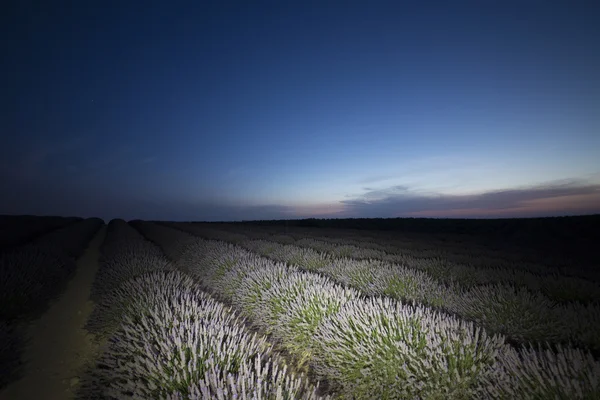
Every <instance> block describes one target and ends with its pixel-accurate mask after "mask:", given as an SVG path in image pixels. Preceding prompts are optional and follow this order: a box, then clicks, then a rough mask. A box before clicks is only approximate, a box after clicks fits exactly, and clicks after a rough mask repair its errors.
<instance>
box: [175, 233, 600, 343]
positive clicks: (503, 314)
mask: <svg viewBox="0 0 600 400" xmlns="http://www.w3.org/2000/svg"><path fill="white" fill-rule="evenodd" d="M170 226H172V227H177V228H180V229H182V230H184V231H187V232H190V233H192V234H196V235H199V236H201V237H204V238H207V239H219V240H223V241H227V242H234V243H237V244H239V245H240V246H242V247H244V248H246V249H248V250H250V251H253V252H256V253H258V254H260V255H262V256H265V257H268V258H270V259H272V260H275V261H278V262H284V263H287V264H291V265H295V266H298V267H299V268H301V269H304V270H307V271H312V272H319V273H321V274H323V275H325V276H328V277H329V278H331V279H333V280H334V281H336V282H338V283H341V284H343V285H345V286H348V287H353V288H355V289H357V290H360V291H361V292H362V293H365V294H367V295H370V296H387V297H391V298H393V299H396V300H400V301H414V302H416V303H419V304H421V305H424V306H429V307H434V308H436V309H440V310H443V311H445V312H450V313H453V314H456V315H459V316H460V317H461V318H463V319H467V320H471V321H475V322H476V323H477V324H479V325H481V326H482V327H484V328H486V329H487V330H488V332H493V333H501V334H503V335H505V336H507V337H508V338H509V339H510V340H511V341H515V342H518V343H528V342H529V343H531V342H535V343H554V344H558V343H570V344H573V345H576V346H579V347H583V348H588V349H591V350H592V351H594V352H600V335H599V334H598V332H600V301H598V299H599V298H600V297H599V296H598V295H596V296H595V297H594V300H591V301H588V302H585V303H584V302H577V301H567V302H557V301H556V299H555V298H551V297H550V296H548V294H547V293H545V292H543V291H541V290H528V289H526V288H524V287H523V286H519V285H515V284H513V283H509V282H500V283H487V284H480V285H462V284H461V283H460V281H455V280H441V279H435V278H434V277H433V276H432V275H431V274H430V273H429V271H426V270H424V268H414V265H415V264H412V265H411V266H403V265H398V264H394V263H390V262H386V261H381V260H373V259H362V258H361V259H359V260H356V259H351V258H347V257H343V256H342V257H340V256H338V255H337V254H336V253H335V251H331V249H328V250H330V251H327V252H325V251H324V252H319V251H317V250H314V249H312V248H310V247H309V248H306V247H300V246H296V245H289V244H281V243H278V242H275V241H266V240H249V239H247V238H246V240H243V238H244V236H242V235H241V234H240V233H230V232H227V231H218V230H214V229H206V228H203V227H199V226H196V225H190V224H177V223H172V224H170ZM303 243H304V244H306V242H303ZM320 249H321V250H324V249H327V248H325V247H320ZM549 279H550V278H548V280H547V281H546V282H547V283H548V282H549V281H550V280H549ZM552 279H556V282H555V284H554V286H555V287H557V288H559V287H560V285H561V281H560V280H559V279H557V278H552ZM548 285H549V284H548ZM590 285H591V284H590ZM585 287H586V286H585V285H582V287H581V288H574V289H573V290H574V292H576V291H577V290H579V291H580V292H583V291H584V289H585ZM563 289H564V290H566V288H563ZM591 294H592V293H591V292H590V295H591Z"/></svg>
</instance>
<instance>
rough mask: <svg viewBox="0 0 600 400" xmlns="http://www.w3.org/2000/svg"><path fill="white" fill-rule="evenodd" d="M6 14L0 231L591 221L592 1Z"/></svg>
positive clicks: (30, 5)
mask: <svg viewBox="0 0 600 400" xmlns="http://www.w3.org/2000/svg"><path fill="white" fill-rule="evenodd" d="M14 3H16V4H15V5H13V6H12V7H13V8H12V9H11V10H8V11H7V12H6V13H4V15H3V16H2V17H1V18H2V26H3V28H2V29H3V37H4V40H3V42H2V46H3V51H2V54H3V61H2V66H1V67H2V70H3V73H2V81H3V82H2V93H3V94H2V111H1V112H2V117H1V120H0V122H1V126H0V129H1V130H2V146H1V149H0V156H1V161H0V162H1V164H0V190H1V192H2V198H1V199H0V214H2V213H32V214H69V215H82V216H100V217H103V218H105V219H110V218H114V217H122V218H126V219H130V218H146V219H188V220H189V219H196V220H232V219H233V220H235V219H254V218H266V219H270V218H299V217H335V216H340V217H397V216H434V217H455V216H460V217H506V216H510V217H513V216H539V215H568V214H585V213H594V212H600V161H599V160H600V112H599V110H600V73H599V72H598V71H600V39H599V38H600V24H598V23H597V21H598V20H599V19H600V7H599V4H600V3H598V2H581V1H572V2H567V1H565V2H558V1H533V0H531V1H514V2H510V1H472V2H460V1H451V2H450V1H440V2H427V1H423V2H416V1H411V2H387V3H383V2H377V1H373V2H371V1H369V2H366V1H365V2H349V1H343V2H327V1H321V2H307V1H302V2H287V1H284V2H281V1H272V2H226V1H219V2H201V1H196V2H189V3H182V2H177V1H174V2H167V1H161V2H154V1H146V2H143V3H142V2H139V4H140V5H139V6H133V5H124V4H121V3H128V4H132V3H133V2H107V1H102V2H95V1H85V2H45V1H44V2H41V1H40V2H32V1H19V2H14ZM50 3H52V4H50ZM142 4H143V6H142ZM250 4H252V5H250Z"/></svg>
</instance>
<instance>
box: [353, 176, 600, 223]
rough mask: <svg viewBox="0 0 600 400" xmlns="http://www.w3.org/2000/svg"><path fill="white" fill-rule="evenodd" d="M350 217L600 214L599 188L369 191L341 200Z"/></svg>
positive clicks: (578, 184)
mask: <svg viewBox="0 0 600 400" xmlns="http://www.w3.org/2000/svg"><path fill="white" fill-rule="evenodd" d="M342 203H343V204H344V211H343V214H344V215H346V216H349V217H402V216H431V217H453V216H462V217H491V216H499V217H500V216H527V215H534V214H539V213H543V214H545V215H560V214H564V213H571V214H572V213H592V212H600V184H596V183H589V182H585V181H581V180H563V181H559V182H550V183H547V184H542V185H537V186H530V187H521V188H513V189H506V190H497V191H488V192H484V193H479V194H470V195H447V194H443V193H428V194H424V193H420V192H418V191H415V190H412V189H411V188H410V187H407V186H392V187H389V188H386V189H379V190H370V191H366V193H363V194H361V195H358V196H355V197H354V198H352V199H349V200H343V201H342Z"/></svg>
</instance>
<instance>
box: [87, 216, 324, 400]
mask: <svg viewBox="0 0 600 400" xmlns="http://www.w3.org/2000/svg"><path fill="white" fill-rule="evenodd" d="M102 253H103V255H102V263H101V267H100V269H99V271H98V274H97V277H96V280H95V283H94V286H93V290H92V292H93V294H92V297H93V299H94V300H95V301H96V303H97V306H96V307H95V310H94V312H93V314H92V316H91V317H90V319H89V321H88V325H87V328H88V330H89V331H91V332H94V333H95V334H96V335H98V337H100V338H103V339H104V340H105V341H106V345H105V346H104V348H103V351H102V353H101V355H100V357H99V359H98V360H97V362H96V363H95V365H93V366H92V367H91V368H90V369H89V371H88V373H87V374H86V376H85V378H84V380H83V382H82V385H81V389H80V392H79V393H78V397H79V398H81V399H124V398H139V399H233V398H239V399H246V398H256V399H258V398H263V399H290V398H298V399H315V398H319V397H318V396H317V395H316V391H317V388H316V387H314V386H312V385H310V383H309V382H308V381H307V379H306V378H305V377H304V376H302V375H299V374H293V373H291V372H290V371H289V369H288V367H287V366H286V364H285V362H284V359H283V358H281V357H280V356H279V355H278V354H277V353H276V352H275V351H274V350H273V346H272V345H271V344H270V343H269V342H268V341H267V339H266V338H265V337H264V336H258V335H256V334H253V333H251V332H250V331H249V330H248V329H247V328H246V327H245V325H244V321H243V320H242V319H241V318H240V317H239V316H237V314H236V313H235V312H233V311H231V310H230V309H229V308H228V307H226V306H224V305H223V304H221V303H219V302H218V301H216V300H215V299H213V298H212V297H210V296H209V295H208V294H207V293H205V292H203V291H202V290H200V288H199V286H198V285H197V284H196V283H195V282H194V280H193V279H192V278H191V277H189V276H188V275H186V274H185V273H182V272H181V271H178V270H176V269H175V268H174V266H173V265H172V264H171V263H170V262H169V260H168V259H167V258H165V256H164V254H163V253H162V252H161V251H160V249H158V248H157V247H156V246H155V245H154V244H152V243H151V242H149V241H147V240H145V239H144V238H143V236H141V235H140V234H139V233H138V232H137V231H136V230H135V229H134V228H132V227H131V226H129V225H128V224H127V223H126V222H125V221H122V220H113V221H111V223H110V224H109V227H108V234H107V237H106V240H105V243H104V245H103V248H102Z"/></svg>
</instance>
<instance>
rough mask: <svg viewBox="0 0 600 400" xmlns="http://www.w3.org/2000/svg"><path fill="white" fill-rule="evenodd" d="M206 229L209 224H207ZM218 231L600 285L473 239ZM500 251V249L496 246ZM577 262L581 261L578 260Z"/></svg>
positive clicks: (520, 250) (558, 261)
mask: <svg viewBox="0 0 600 400" xmlns="http://www.w3.org/2000/svg"><path fill="white" fill-rule="evenodd" d="M205 225H206V224H205ZM216 226H217V227H218V228H219V229H225V230H233V231H236V232H244V233H246V234H248V235H252V236H257V237H256V238H262V239H265V238H267V237H269V236H279V237H282V238H284V239H292V240H293V241H295V240H301V239H303V238H314V239H318V240H322V241H326V242H330V243H337V244H349V245H355V246H357V247H362V248H369V249H373V250H379V251H383V252H385V253H388V254H392V255H396V256H402V255H403V256H409V257H411V258H424V259H430V260H435V259H440V260H444V261H446V262H449V263H450V264H460V265H468V266H472V267H477V268H500V269H512V268H514V266H515V265H519V269H521V270H527V271H531V272H535V273H538V274H555V273H558V274H560V275H565V276H578V277H581V278H586V279H592V280H595V281H597V282H600V273H599V272H598V271H597V269H596V268H592V269H590V268H588V267H589V263H588V264H587V265H578V263H577V262H573V261H571V259H568V260H567V259H565V257H564V256H563V257H560V258H556V257H552V256H551V255H548V254H540V253H539V251H534V249H531V248H527V247H515V246H514V245H512V246H511V245H508V244H506V243H498V242H497V241H496V242H492V243H487V244H485V245H483V244H480V243H478V242H477V241H476V240H474V238H472V237H467V238H462V237H460V236H458V237H452V236H451V237H446V236H444V237H443V240H442V239H440V238H439V237H436V236H433V235H423V234H415V233H407V234H402V235H400V236H398V234H393V233H389V232H381V231H352V230H340V229H338V230H322V229H318V228H312V229H311V228H283V227H268V228H265V227H259V226H252V227H248V226H244V225H239V224H237V225H236V224H220V225H216ZM498 245H499V246H500V247H497V246H498ZM575 258H578V257H575Z"/></svg>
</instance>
